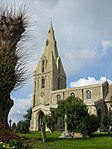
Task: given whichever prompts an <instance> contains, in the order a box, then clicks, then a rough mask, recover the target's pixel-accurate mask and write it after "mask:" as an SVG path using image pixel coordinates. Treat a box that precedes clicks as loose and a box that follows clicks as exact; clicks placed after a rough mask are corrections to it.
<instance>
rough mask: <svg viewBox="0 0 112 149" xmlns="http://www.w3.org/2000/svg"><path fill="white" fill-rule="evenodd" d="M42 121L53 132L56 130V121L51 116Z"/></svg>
mask: <svg viewBox="0 0 112 149" xmlns="http://www.w3.org/2000/svg"><path fill="white" fill-rule="evenodd" d="M42 121H43V123H44V124H46V125H47V127H48V128H49V129H50V130H51V131H53V130H54V124H55V120H54V119H53V118H52V117H51V116H50V115H44V116H43V119H42Z"/></svg>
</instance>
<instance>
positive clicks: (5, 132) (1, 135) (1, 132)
mask: <svg viewBox="0 0 112 149" xmlns="http://www.w3.org/2000/svg"><path fill="white" fill-rule="evenodd" d="M12 139H15V140H20V139H21V138H20V137H19V136H18V135H17V134H16V133H15V132H13V131H12V130H10V129H7V127H6V126H5V125H4V124H3V123H2V122H0V141H3V142H6V141H9V140H12Z"/></svg>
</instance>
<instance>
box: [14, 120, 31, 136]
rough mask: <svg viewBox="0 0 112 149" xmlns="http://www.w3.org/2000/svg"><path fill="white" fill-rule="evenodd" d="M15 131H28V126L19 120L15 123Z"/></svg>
mask: <svg viewBox="0 0 112 149" xmlns="http://www.w3.org/2000/svg"><path fill="white" fill-rule="evenodd" d="M16 131H17V132H18V133H28V132H29V126H28V124H27V123H26V122H25V121H19V122H18V123H17V127H16Z"/></svg>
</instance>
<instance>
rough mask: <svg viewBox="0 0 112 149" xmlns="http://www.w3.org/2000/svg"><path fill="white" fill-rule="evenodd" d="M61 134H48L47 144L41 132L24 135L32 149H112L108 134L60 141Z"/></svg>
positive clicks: (110, 138) (57, 132)
mask: <svg viewBox="0 0 112 149" xmlns="http://www.w3.org/2000/svg"><path fill="white" fill-rule="evenodd" d="M60 134H61V132H59V131H56V132H54V133H53V134H52V133H50V132H47V142H45V143H43V142H42V139H41V133H40V132H30V133H29V134H22V136H25V137H26V138H27V141H26V143H28V144H29V145H31V148H32V149H112V137H108V136H107V134H106V133H96V134H94V135H93V137H91V138H88V139H59V138H58V137H59V136H60Z"/></svg>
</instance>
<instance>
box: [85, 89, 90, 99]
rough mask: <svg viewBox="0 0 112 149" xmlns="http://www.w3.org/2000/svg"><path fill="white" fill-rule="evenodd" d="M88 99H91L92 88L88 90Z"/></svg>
mask: <svg viewBox="0 0 112 149" xmlns="http://www.w3.org/2000/svg"><path fill="white" fill-rule="evenodd" d="M86 99H91V91H90V90H87V91H86Z"/></svg>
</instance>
